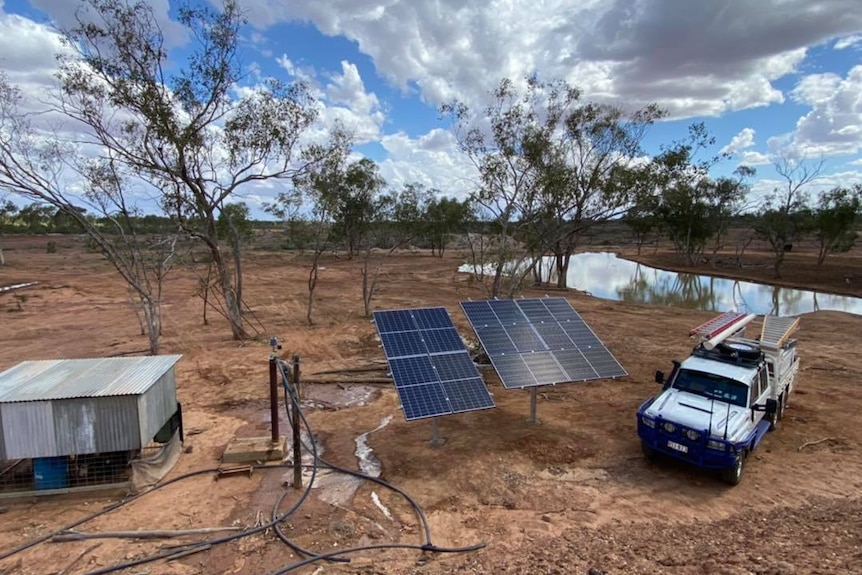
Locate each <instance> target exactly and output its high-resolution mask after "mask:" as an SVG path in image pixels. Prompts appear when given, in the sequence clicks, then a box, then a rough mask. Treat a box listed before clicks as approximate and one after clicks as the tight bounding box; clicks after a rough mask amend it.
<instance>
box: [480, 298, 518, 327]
mask: <svg viewBox="0 0 862 575" xmlns="http://www.w3.org/2000/svg"><path fill="white" fill-rule="evenodd" d="M488 303H489V305H490V306H491V309H492V310H493V311H494V315H496V316H497V318H498V319H499V320H500V323H502V324H504V325H508V324H513V323H527V318H526V317H524V314H522V313H521V310H520V309H518V306H517V305H516V304H515V302H514V300H510V299H495V300H491V301H489V302H488Z"/></svg>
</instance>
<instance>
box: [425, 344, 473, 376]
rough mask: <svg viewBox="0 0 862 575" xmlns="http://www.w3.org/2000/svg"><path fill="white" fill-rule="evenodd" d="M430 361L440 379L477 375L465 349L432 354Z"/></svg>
mask: <svg viewBox="0 0 862 575" xmlns="http://www.w3.org/2000/svg"><path fill="white" fill-rule="evenodd" d="M431 363H432V364H433V365H434V367H435V368H436V369H437V377H438V378H439V379H440V381H451V380H454V379H469V378H471V377H479V371H478V370H477V369H476V364H474V363H473V360H472V359H470V354H469V353H467V352H466V351H463V352H459V353H444V354H441V355H432V356H431Z"/></svg>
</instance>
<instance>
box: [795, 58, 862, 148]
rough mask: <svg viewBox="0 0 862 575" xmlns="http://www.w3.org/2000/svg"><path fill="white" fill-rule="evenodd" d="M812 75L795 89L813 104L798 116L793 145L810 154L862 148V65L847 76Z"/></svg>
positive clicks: (806, 101)
mask: <svg viewBox="0 0 862 575" xmlns="http://www.w3.org/2000/svg"><path fill="white" fill-rule="evenodd" d="M811 78H812V77H811V76H809V77H807V78H805V79H803V81H802V82H800V83H799V85H798V86H797V88H795V89H794V93H795V94H798V95H799V96H798V97H800V98H801V99H802V100H801V101H803V102H805V103H807V104H808V105H810V106H811V111H810V112H808V113H807V114H805V115H804V116H802V117H801V118H799V120H798V121H797V123H796V132H795V133H794V134H793V136H792V142H791V146H792V147H793V148H795V149H796V150H797V152H798V153H799V154H802V155H807V156H821V155H822V156H836V155H845V154H855V153H857V152H859V151H860V150H862V66H855V67H854V68H853V69H851V70H850V71H849V72H848V73H847V76H846V77H845V78H840V77H838V76H835V75H832V74H819V75H816V76H815V77H814V78H813V79H811Z"/></svg>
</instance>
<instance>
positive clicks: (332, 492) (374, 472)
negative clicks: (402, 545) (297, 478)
mask: <svg viewBox="0 0 862 575" xmlns="http://www.w3.org/2000/svg"><path fill="white" fill-rule="evenodd" d="M390 421H392V416H391V415H388V416H386V417H384V418H383V419H382V420H380V425H378V426H377V427H375V428H374V429H372V430H371V431H366V432H365V433H363V434H361V435H360V436H358V437H357V438H356V440H355V442H356V450H355V451H354V454H355V455H356V459H357V461H358V463H359V470H360V471H361V472H362V473H364V474H366V475H370V476H371V477H380V460H379V459H377V457H375V456H374V450H373V449H371V447H370V446H369V445H368V436H369V435H370V434H372V433H374V432H375V431H379V430H381V429H383V428H384V427H386V426H387V425H389V422H390ZM318 453H319V448H318ZM306 458H307V459H308V461H307V462H306ZM311 459H312V456H311V454H310V453H303V463H308V464H311V463H312V460H311ZM310 479H311V474H310V472H309V473H308V477H307V478H304V480H305V481H309V480H310ZM363 482H364V480H363V479H360V478H359V477H354V476H352V475H345V474H343V473H338V472H334V471H330V470H327V469H322V468H321V469H319V470H318V472H317V479H316V480H315V482H314V488H315V489H318V490H319V494H318V497H319V498H320V499H321V500H322V501H325V502H327V503H329V504H331V505H336V506H343V505H347V504H348V503H350V501H351V500H352V499H353V496H354V495H355V494H356V491H357V490H358V489H359V487H360V486H361V485H362V483H363ZM371 496H372V501H374V504H375V505H376V506H377V507H378V508H380V509H381V511H383V514H384V515H386V516H387V517H390V515H391V514H390V513H389V510H388V509H386V508H385V506H383V504H382V503H380V499H379V498H378V497H377V494H376V493H372V494H371Z"/></svg>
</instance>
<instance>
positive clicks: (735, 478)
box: [721, 453, 745, 485]
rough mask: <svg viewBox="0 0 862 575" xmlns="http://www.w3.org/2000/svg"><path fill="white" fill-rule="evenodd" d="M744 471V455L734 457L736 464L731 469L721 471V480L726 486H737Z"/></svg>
mask: <svg viewBox="0 0 862 575" xmlns="http://www.w3.org/2000/svg"><path fill="white" fill-rule="evenodd" d="M744 471H745V454H744V453H740V454H739V455H738V456H737V457H736V462H735V463H734V466H733V467H729V468H727V469H724V470H722V472H721V480H722V481H724V482H725V483H727V484H728V485H739V484H740V483H741V482H742V475H743V472H744Z"/></svg>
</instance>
